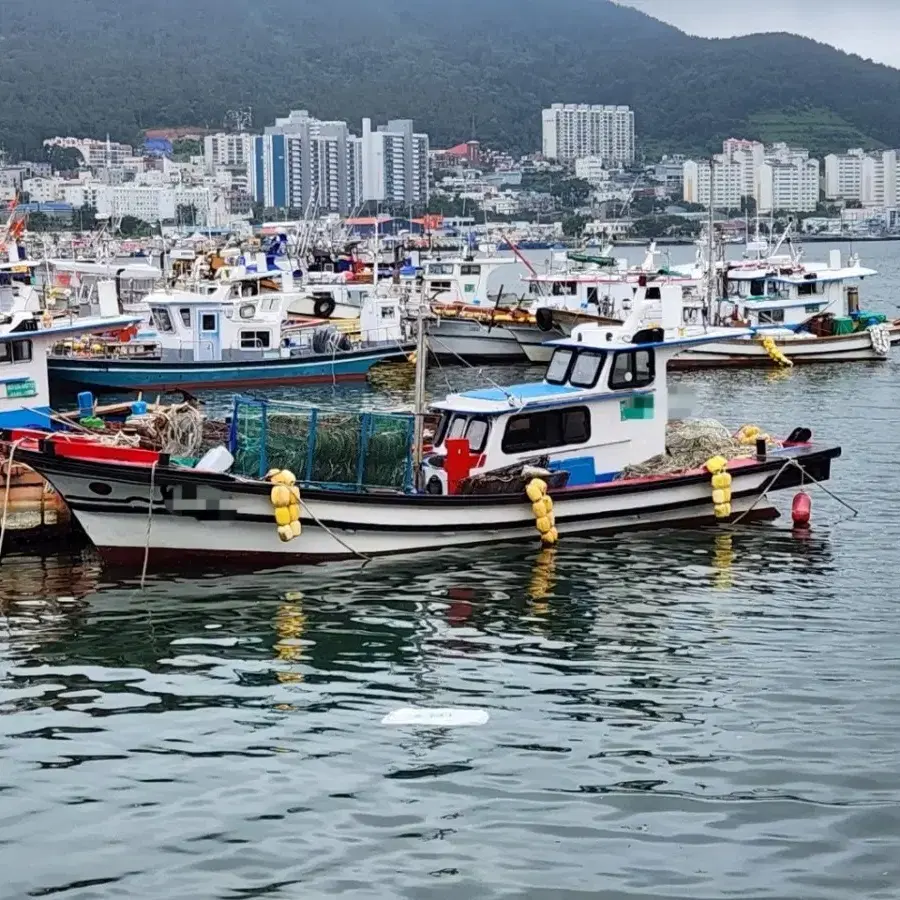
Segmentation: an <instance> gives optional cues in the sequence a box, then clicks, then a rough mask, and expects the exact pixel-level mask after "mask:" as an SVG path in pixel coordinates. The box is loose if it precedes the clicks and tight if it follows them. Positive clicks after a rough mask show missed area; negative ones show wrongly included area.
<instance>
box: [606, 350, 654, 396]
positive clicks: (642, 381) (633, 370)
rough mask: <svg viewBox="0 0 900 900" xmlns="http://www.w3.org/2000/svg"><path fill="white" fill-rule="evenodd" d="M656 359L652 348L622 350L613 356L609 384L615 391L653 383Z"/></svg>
mask: <svg viewBox="0 0 900 900" xmlns="http://www.w3.org/2000/svg"><path fill="white" fill-rule="evenodd" d="M655 376H656V360H655V357H654V355H653V351H652V350H649V349H647V350H620V351H619V352H617V353H616V354H615V356H614V357H613V364H612V371H611V372H610V373H609V386H610V388H611V389H612V390H614V391H621V390H623V389H625V388H641V387H647V385H650V384H653V379H654V377H655Z"/></svg>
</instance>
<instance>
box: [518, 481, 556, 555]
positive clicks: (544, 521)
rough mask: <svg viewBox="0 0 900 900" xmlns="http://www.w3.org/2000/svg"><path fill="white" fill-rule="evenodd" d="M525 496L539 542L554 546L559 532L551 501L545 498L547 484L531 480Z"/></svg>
mask: <svg viewBox="0 0 900 900" xmlns="http://www.w3.org/2000/svg"><path fill="white" fill-rule="evenodd" d="M525 494H526V495H527V496H528V499H529V500H530V501H531V511H532V513H533V514H534V525H535V528H537V530H538V531H539V532H540V535H541V541H543V542H544V543H545V544H555V543H556V542H557V541H558V540H559V532H558V531H557V530H556V517H555V516H554V515H553V500H552V499H551V498H550V497H548V496H547V482H546V481H544V480H543V479H542V478H532V479H531V481H529V482H528V484H527V485H526V487H525Z"/></svg>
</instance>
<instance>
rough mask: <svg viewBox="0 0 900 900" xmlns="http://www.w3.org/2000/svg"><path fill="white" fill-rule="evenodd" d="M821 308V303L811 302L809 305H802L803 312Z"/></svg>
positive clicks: (811, 311) (815, 311)
mask: <svg viewBox="0 0 900 900" xmlns="http://www.w3.org/2000/svg"><path fill="white" fill-rule="evenodd" d="M821 308H822V304H821V303H812V304H810V305H809V306H804V307H803V312H806V313H817V312H818V311H819V310H820V309H821Z"/></svg>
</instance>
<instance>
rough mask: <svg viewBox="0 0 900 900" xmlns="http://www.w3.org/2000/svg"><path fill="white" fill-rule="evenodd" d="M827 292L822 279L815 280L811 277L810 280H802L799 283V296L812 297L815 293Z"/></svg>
mask: <svg viewBox="0 0 900 900" xmlns="http://www.w3.org/2000/svg"><path fill="white" fill-rule="evenodd" d="M824 293H825V285H824V283H823V282H821V281H814V280H812V279H810V280H809V281H804V282H801V283H800V284H798V285H797V296H798V297H811V296H813V295H814V294H824Z"/></svg>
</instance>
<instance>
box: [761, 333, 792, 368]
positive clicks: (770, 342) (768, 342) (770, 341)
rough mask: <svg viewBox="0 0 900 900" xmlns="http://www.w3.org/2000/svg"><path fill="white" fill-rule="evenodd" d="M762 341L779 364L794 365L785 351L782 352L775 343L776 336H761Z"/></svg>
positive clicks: (766, 349)
mask: <svg viewBox="0 0 900 900" xmlns="http://www.w3.org/2000/svg"><path fill="white" fill-rule="evenodd" d="M761 342H762V345H763V349H764V350H765V351H766V353H768V354H769V356H770V357H771V359H773V360H774V361H775V362H777V363H778V365H779V366H792V365H794V364H793V363H792V362H791V361H790V360H789V359H788V358H787V357H786V356H785V355H784V353H782V352H781V348H780V347H779V346H778V344H776V343H775V338H773V337H772V335H770V334H767V335H766V336H765V337H763V338H761Z"/></svg>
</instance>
